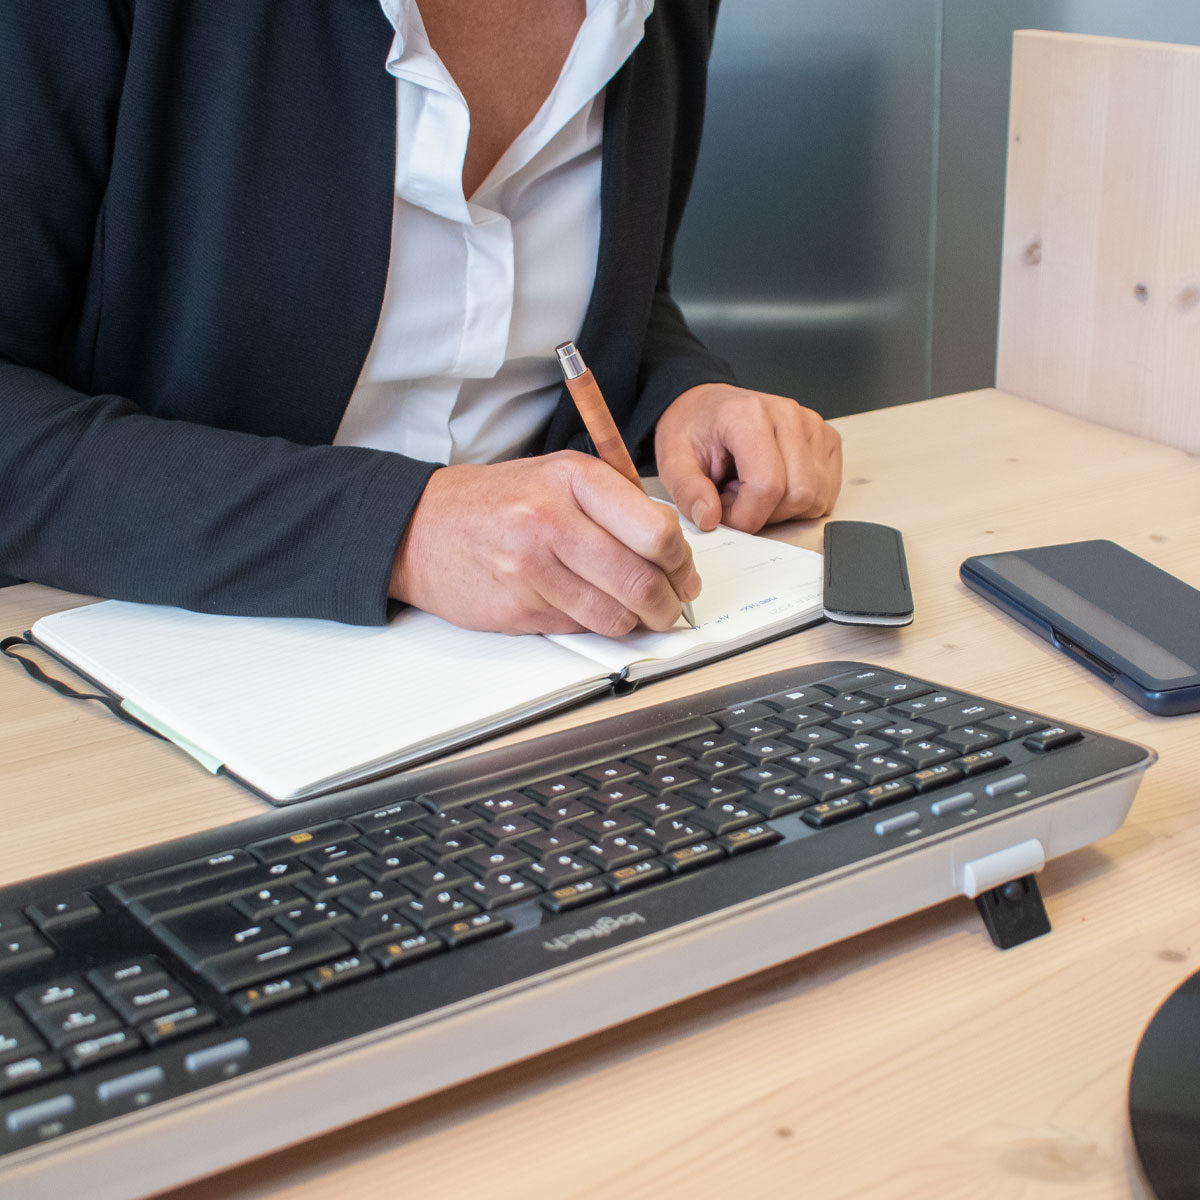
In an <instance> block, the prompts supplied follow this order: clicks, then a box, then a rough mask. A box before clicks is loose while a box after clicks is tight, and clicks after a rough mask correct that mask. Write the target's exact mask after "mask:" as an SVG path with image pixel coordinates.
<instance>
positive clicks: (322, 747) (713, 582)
mask: <svg viewBox="0 0 1200 1200" xmlns="http://www.w3.org/2000/svg"><path fill="white" fill-rule="evenodd" d="M684 524H685V533H686V536H687V538H688V541H689V542H690V543H691V546H692V552H693V554H694V556H695V561H696V566H697V569H698V570H699V572H700V575H701V577H702V579H703V580H704V590H703V592H702V593H701V595H700V597H699V599H697V600H696V602H695V605H694V609H695V616H696V623H697V628H696V629H690V628H688V627H687V626H686V625H685V624H683V622H680V624H679V625H678V626H677V627H676V628H675V629H673V630H671V631H669V632H667V633H653V632H649V631H645V630H638V631H635V632H634V633H632V634H630V635H628V636H627V637H623V638H605V637H600V636H598V635H596V634H587V633H580V634H566V635H557V636H551V635H545V636H542V635H536V634H528V635H522V636H517V637H511V636H508V635H505V634H498V633H478V632H474V631H472V630H467V629H461V628H458V627H457V626H454V625H450V624H448V623H446V622H445V621H442V620H440V619H439V618H437V617H433V616H430V615H429V614H428V613H424V612H420V611H418V610H415V609H407V610H405V611H403V612H401V613H400V614H399V615H398V616H397V617H396V618H395V619H393V620H392V622H391V623H390V624H388V625H386V626H383V627H378V628H364V627H360V626H350V625H339V624H335V623H333V622H328V621H317V620H296V619H282V618H280V619H276V618H260V617H222V616H210V615H207V614H204V613H194V612H187V611H184V610H182V609H176V608H165V607H158V606H155V605H144V604H130V603H126V602H123V601H115V600H109V601H103V602H101V603H98V604H91V605H87V606H85V607H83V608H74V609H68V610H66V611H64V612H59V613H53V614H51V615H50V616H47V617H43V618H42V619H41V620H40V621H38V622H37V623H36V624H35V625H34V626H33V629H32V631H31V637H32V640H33V641H35V642H36V643H37V644H39V645H41V646H43V647H45V648H46V649H47V650H49V651H50V652H51V653H52V654H54V655H55V656H57V657H58V658H59V659H61V660H63V661H64V662H65V663H67V664H68V665H69V666H71V667H72V668H74V669H75V670H76V671H78V672H80V673H81V674H83V675H85V676H86V677H87V678H88V679H90V680H91V681H92V682H93V683H94V684H96V685H98V686H99V687H101V688H102V689H104V690H105V691H107V692H109V693H111V694H112V695H114V696H116V697H118V698H119V699H120V700H121V701H122V707H123V708H125V709H126V710H127V711H128V712H129V713H131V714H132V715H133V716H135V717H137V718H138V719H139V720H141V721H143V722H144V723H145V724H147V725H149V726H150V727H151V728H153V729H156V730H157V731H158V732H160V733H162V734H163V735H164V736H166V737H168V738H170V739H171V740H172V741H173V742H175V743H176V744H177V745H179V746H181V747H182V748H183V749H185V750H187V751H188V753H190V754H192V755H193V756H194V757H195V758H196V759H198V760H199V761H200V762H201V763H203V764H204V765H205V766H206V767H207V768H208V769H209V770H213V771H216V770H220V769H224V770H225V771H227V772H228V773H229V774H230V775H232V776H234V777H236V778H237V779H238V780H240V781H241V782H242V783H244V784H245V785H246V786H248V787H250V788H252V789H253V790H254V791H256V792H258V793H260V794H261V795H263V796H265V797H266V798H267V799H269V800H271V801H273V802H274V803H276V804H288V803H291V802H292V801H295V800H303V799H306V798H308V797H311V796H316V795H320V794H322V793H324V792H327V791H331V790H333V789H335V788H338V787H344V786H346V785H348V784H351V783H357V782H361V781H363V780H366V779H370V778H373V777H375V776H378V775H381V774H384V773H386V772H388V771H392V770H396V769H397V768H400V767H404V766H409V765H411V764H413V763H416V762H418V761H420V760H423V759H427V758H430V757H432V756H434V755H436V754H440V753H444V752H446V751H448V750H451V749H455V748H458V747H461V746H464V745H466V744H467V743H469V742H472V741H476V740H478V739H480V738H482V737H485V736H488V735H490V734H493V733H497V732H499V731H501V730H503V729H508V728H511V727H513V726H515V725H517V724H520V723H522V722H525V721H529V720H532V719H533V718H535V717H538V716H541V715H543V714H545V713H547V712H550V711H552V710H553V709H556V708H561V707H563V706H565V705H569V704H573V703H576V702H578V701H581V700H583V699H586V698H587V697H590V696H595V695H598V694H600V693H602V692H605V691H609V690H611V689H613V688H614V687H617V686H619V685H620V684H622V683H633V682H638V681H641V680H647V679H653V678H655V677H657V676H661V675H666V674H671V673H674V672H676V671H682V670H686V669H687V668H689V667H692V666H696V665H698V664H700V663H704V662H708V661H710V660H712V659H715V658H720V657H722V656H724V655H727V654H731V653H733V652H735V651H737V650H741V649H744V648H746V647H748V646H752V645H756V644H757V643H759V642H763V641H767V640H769V639H771V638H774V637H778V636H780V635H782V634H784V633H788V632H791V631H792V630H795V629H798V628H801V627H802V626H804V625H808V624H811V623H812V622H814V621H816V620H818V619H819V618H820V616H821V565H822V560H821V556H820V555H819V554H815V553H813V552H812V551H810V550H802V549H800V548H798V547H795V546H790V545H788V544H787V543H785V542H778V541H773V540H771V539H769V538H763V537H754V536H751V535H748V534H744V533H740V532H738V531H737V530H733V529H728V528H725V527H724V526H721V527H718V528H717V529H716V530H714V531H713V532H711V533H701V532H699V531H698V530H696V529H695V528H694V527H692V526H690V525H688V524H687V523H686V522H685V523H684Z"/></svg>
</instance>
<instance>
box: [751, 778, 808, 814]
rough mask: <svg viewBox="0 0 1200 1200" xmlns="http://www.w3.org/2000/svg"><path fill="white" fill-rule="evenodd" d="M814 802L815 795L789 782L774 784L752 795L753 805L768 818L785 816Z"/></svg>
mask: <svg viewBox="0 0 1200 1200" xmlns="http://www.w3.org/2000/svg"><path fill="white" fill-rule="evenodd" d="M815 803H816V797H815V796H813V795H811V794H810V793H808V792H806V791H805V790H804V789H803V788H799V787H793V786H792V785H791V784H776V785H775V786H774V787H769V788H766V789H765V790H763V791H760V792H756V793H755V796H754V807H755V808H757V809H759V810H760V811H761V812H762V815H763V816H764V817H770V818H773V817H782V816H786V815H787V814H788V813H791V812H795V811H796V810H797V809H799V808H806V807H807V806H808V805H810V804H815Z"/></svg>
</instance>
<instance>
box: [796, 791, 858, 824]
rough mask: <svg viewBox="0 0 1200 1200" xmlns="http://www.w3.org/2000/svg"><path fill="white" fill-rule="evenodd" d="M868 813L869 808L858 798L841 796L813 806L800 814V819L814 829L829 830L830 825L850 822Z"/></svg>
mask: <svg viewBox="0 0 1200 1200" xmlns="http://www.w3.org/2000/svg"><path fill="white" fill-rule="evenodd" d="M866 811H867V806H866V805H865V804H864V803H863V802H862V801H861V800H859V799H858V798H857V797H856V796H839V797H838V798H837V799H835V800H823V801H821V803H819V804H813V805H811V806H810V807H809V808H806V809H805V810H804V811H803V812H802V813H801V814H800V819H801V820H802V821H803V822H804V823H805V824H806V825H811V826H812V827H813V828H814V829H828V828H829V826H830V825H837V824H839V823H840V822H842V821H848V820H849V819H850V818H851V817H856V816H858V814H859V813H863V812H866Z"/></svg>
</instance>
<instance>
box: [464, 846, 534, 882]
mask: <svg viewBox="0 0 1200 1200" xmlns="http://www.w3.org/2000/svg"><path fill="white" fill-rule="evenodd" d="M458 861H459V862H460V863H462V864H463V865H464V866H465V867H467V868H468V869H469V870H470V871H471V872H472V873H473V874H474V875H475V876H477V877H478V878H480V879H484V878H486V877H487V876H488V875H498V874H499V873H500V872H501V871H516V870H519V869H520V868H521V867H524V866H527V865H528V864H529V863H531V862H533V855H532V854H530V853H529V852H528V851H526V850H522V849H520V848H519V847H517V846H493V847H492V848H491V849H490V850H486V851H478V852H476V853H475V854H467V855H465V856H464V857H463V858H461V859H459V860H458Z"/></svg>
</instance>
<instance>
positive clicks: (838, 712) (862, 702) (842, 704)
mask: <svg viewBox="0 0 1200 1200" xmlns="http://www.w3.org/2000/svg"><path fill="white" fill-rule="evenodd" d="M815 707H817V708H820V709H824V710H825V712H827V713H833V714H834V716H838V717H841V716H845V714H846V713H852V712H861V711H862V710H863V709H866V708H878V707H879V705H878V703H877V702H876V701H874V700H871V699H868V697H866V696H859V695H857V694H855V693H854V692H841V693H839V694H838V695H836V696H830V697H829V698H828V699H827V700H822V701H820V703H818V704H817V705H816V706H815Z"/></svg>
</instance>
